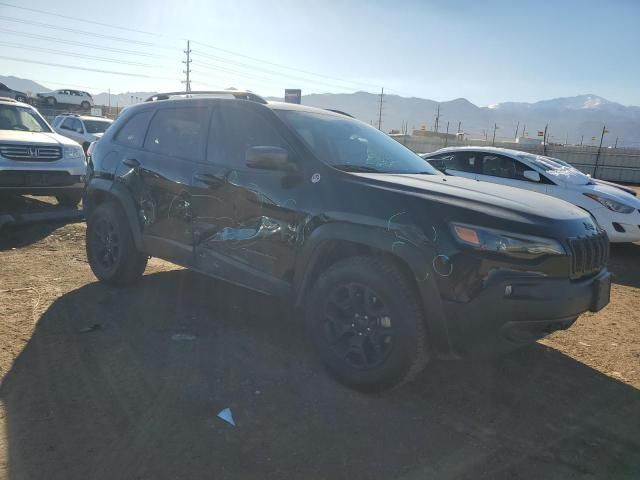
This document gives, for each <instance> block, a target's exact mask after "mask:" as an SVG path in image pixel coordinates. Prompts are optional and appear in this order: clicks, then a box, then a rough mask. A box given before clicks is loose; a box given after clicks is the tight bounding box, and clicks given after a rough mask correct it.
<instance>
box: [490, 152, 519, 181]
mask: <svg viewBox="0 0 640 480" xmlns="http://www.w3.org/2000/svg"><path fill="white" fill-rule="evenodd" d="M525 170H530V169H528V168H527V166H526V165H524V164H523V163H521V162H518V161H517V160H514V159H513V158H509V157H505V156H504V155H494V154H488V153H485V154H483V155H482V174H483V175H489V176H492V177H499V178H510V179H513V180H523V181H529V180H527V179H526V178H525V177H524V171H525Z"/></svg>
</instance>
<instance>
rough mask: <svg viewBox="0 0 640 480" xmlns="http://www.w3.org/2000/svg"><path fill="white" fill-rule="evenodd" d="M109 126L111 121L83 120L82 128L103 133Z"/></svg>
mask: <svg viewBox="0 0 640 480" xmlns="http://www.w3.org/2000/svg"><path fill="white" fill-rule="evenodd" d="M110 126H111V122H106V121H104V120H84V128H85V129H86V130H87V133H104V132H106V131H107V128H109V127H110Z"/></svg>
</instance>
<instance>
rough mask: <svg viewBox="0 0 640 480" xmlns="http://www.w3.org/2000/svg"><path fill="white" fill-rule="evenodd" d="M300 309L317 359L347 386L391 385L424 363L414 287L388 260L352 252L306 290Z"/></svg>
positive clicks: (424, 340)
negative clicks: (360, 255)
mask: <svg viewBox="0 0 640 480" xmlns="http://www.w3.org/2000/svg"><path fill="white" fill-rule="evenodd" d="M304 312H305V327H306V331H307V334H308V335H309V338H310V341H311V343H312V344H313V346H314V348H315V350H316V352H317V353H318V355H319V357H320V359H321V361H322V362H323V363H324V365H325V367H326V368H327V370H328V371H329V372H330V373H331V374H332V375H333V376H334V377H335V378H336V379H337V380H338V381H340V382H342V383H344V384H346V385H348V386H350V387H353V388H355V389H358V390H362V391H368V392H372V391H381V390H384V389H388V388H392V387H396V386H398V385H401V384H403V383H405V382H407V381H409V380H411V379H412V378H413V377H414V376H415V375H416V374H417V373H419V372H420V371H421V370H422V369H423V368H424V367H425V365H426V364H427V363H428V351H427V335H426V328H425V321H424V316H423V313H422V308H421V306H420V301H419V298H418V295H417V292H416V291H415V288H414V286H413V285H412V284H411V283H410V281H409V280H408V279H407V278H406V277H405V275H404V274H403V273H402V272H401V271H400V270H399V269H398V267H397V266H396V265H395V264H394V263H393V262H392V261H390V260H386V259H383V258H377V257H352V258H348V259H345V260H342V261H340V262H338V263H336V264H334V265H333V266H331V267H330V268H329V269H328V270H326V271H325V272H323V273H322V274H321V275H320V277H319V278H318V280H317V281H316V283H315V285H314V286H313V288H312V289H311V291H310V292H309V294H308V297H307V298H306V299H305V308H304Z"/></svg>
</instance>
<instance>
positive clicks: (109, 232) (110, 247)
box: [85, 202, 148, 286]
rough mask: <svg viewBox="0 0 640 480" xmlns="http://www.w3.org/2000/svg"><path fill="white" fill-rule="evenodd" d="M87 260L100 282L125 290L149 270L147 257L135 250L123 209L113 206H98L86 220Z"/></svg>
mask: <svg viewBox="0 0 640 480" xmlns="http://www.w3.org/2000/svg"><path fill="white" fill-rule="evenodd" d="M85 241H86V249H87V259H88V260H89V265H90V266H91V270H92V271H93V273H94V275H95V276H96V278H98V280H100V281H101V282H103V283H106V284H109V285H115V286H125V285H130V284H132V283H134V282H135V281H136V280H138V279H139V278H140V277H141V276H142V274H143V273H144V270H145V268H146V266H147V260H148V257H147V255H145V254H143V253H141V252H139V251H138V250H137V249H136V245H135V242H134V240H133V235H132V233H131V228H130V227H129V223H128V220H127V217H126V215H125V213H124V212H123V211H122V208H120V206H119V205H118V204H116V203H114V202H106V203H102V204H100V205H98V206H97V207H96V208H95V210H93V212H92V213H91V215H90V216H89V218H88V219H87V235H86V240H85Z"/></svg>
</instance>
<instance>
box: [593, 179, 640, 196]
mask: <svg viewBox="0 0 640 480" xmlns="http://www.w3.org/2000/svg"><path fill="white" fill-rule="evenodd" d="M592 180H593V181H594V182H595V183H597V184H599V185H609V186H611V187H615V188H617V189H618V190H622V191H623V192H626V193H628V194H630V195H631V196H632V197H637V196H638V194H637V193H636V191H635V190H634V189H633V188H631V187H626V186H624V185H619V184H617V183H613V182H607V181H605V180H600V179H599V178H592Z"/></svg>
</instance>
